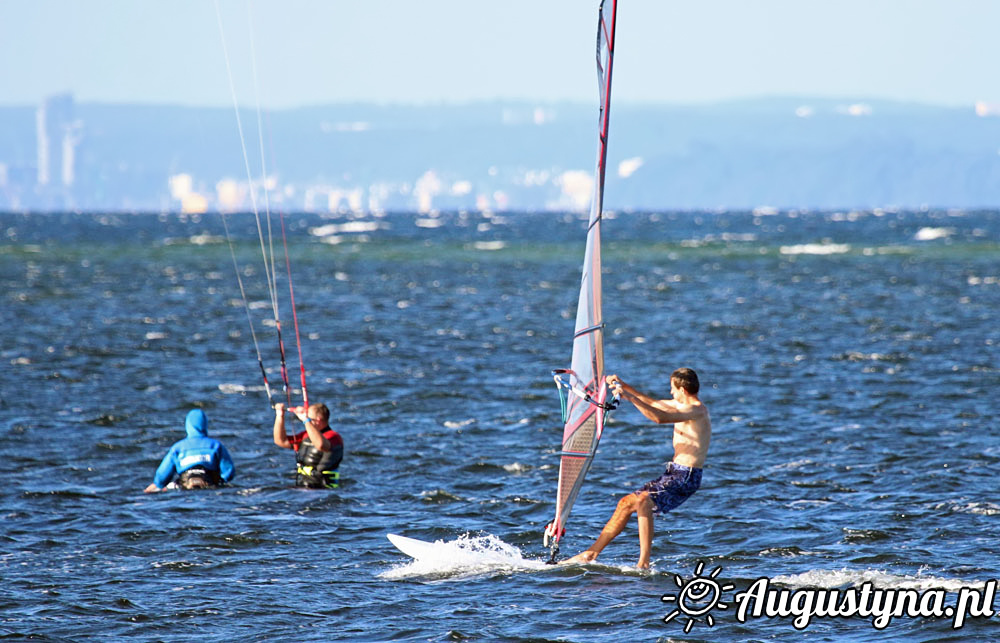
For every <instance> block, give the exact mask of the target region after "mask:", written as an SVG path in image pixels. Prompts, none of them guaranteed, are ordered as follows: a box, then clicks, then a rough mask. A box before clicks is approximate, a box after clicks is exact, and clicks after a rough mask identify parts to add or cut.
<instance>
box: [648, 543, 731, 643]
mask: <svg viewBox="0 0 1000 643" xmlns="http://www.w3.org/2000/svg"><path fill="white" fill-rule="evenodd" d="M704 569H705V563H703V562H701V561H699V562H698V565H697V566H696V567H695V568H694V577H692V578H691V579H689V580H684V579H683V578H681V577H680V576H678V575H676V574H675V575H674V582H675V583H677V587H679V588H680V592H679V593H677V594H664V595H663V596H662V597H661V598H660V600H661V601H663V602H664V603H673V602H676V603H677V607H675V608H674V609H673V610H671V611H670V613H669V614H667V615H666V616H664V617H663V622H664V623H669V622H670V621H672V620H674V619H675V618H676V617H678V616H680V615H681V614H683V615H684V616H686V617H687V623H685V624H684V633H685V634H687V633H688V632H690V631H691V628H692V627H694V624H695V623H697V622H698V619H699V618H700V617H701V616H704V617H705V624H706V625H708V626H709V627H712V626H713V625H715V619H714V618H712V615H711V614H709V612H711V611H712V610H713V609H715V608H719V609H720V610H724V609H729V605H727V604H726V603H723V602H722V592H728V591H730V590H732V589H733V587H735V585H732V584H727V585H720V584H719V582H718V581H717V580H715V577H716V576H718V575H719V572H721V571H722V568H721V567H716V568H715V570H714V571H713V572H712V573H711V574H709V575H708V576H702V575H701V572H702V571H703V570H704Z"/></svg>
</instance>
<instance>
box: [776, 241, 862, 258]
mask: <svg viewBox="0 0 1000 643" xmlns="http://www.w3.org/2000/svg"><path fill="white" fill-rule="evenodd" d="M850 251H851V246H850V245H848V244H846V243H801V244H797V245H794V246H781V248H780V252H781V254H783V255H835V254H844V253H845V252H850Z"/></svg>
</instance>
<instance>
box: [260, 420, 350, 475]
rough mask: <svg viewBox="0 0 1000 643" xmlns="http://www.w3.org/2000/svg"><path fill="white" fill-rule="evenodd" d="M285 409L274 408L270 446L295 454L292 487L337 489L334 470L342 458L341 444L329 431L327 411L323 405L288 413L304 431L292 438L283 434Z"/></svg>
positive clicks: (332, 432)
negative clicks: (299, 423) (292, 451)
mask: <svg viewBox="0 0 1000 643" xmlns="http://www.w3.org/2000/svg"><path fill="white" fill-rule="evenodd" d="M285 410H286V408H285V405H284V404H281V403H278V404H275V405H274V443H275V444H276V445H278V446H279V447H281V448H283V449H294V450H295V462H296V464H297V468H296V477H295V484H296V485H297V486H301V487H313V488H324V487H326V488H333V487H336V486H337V480H338V479H339V474H338V473H337V467H338V466H340V461H341V459H342V458H343V455H344V440H343V438H342V437H341V436H340V434H339V433H337V432H336V431H334V430H333V429H332V428H331V427H330V409H329V408H327V406H326V405H325V404H310V405H309V407H308V408H303V407H293V408H291V409H288V410H290V411H291V412H292V413H294V414H295V416H296V417H298V419H299V420H301V421H302V423H303V425H304V427H305V430H304V431H301V432H300V433H297V434H295V435H291V436H290V435H288V434H287V433H286V432H285Z"/></svg>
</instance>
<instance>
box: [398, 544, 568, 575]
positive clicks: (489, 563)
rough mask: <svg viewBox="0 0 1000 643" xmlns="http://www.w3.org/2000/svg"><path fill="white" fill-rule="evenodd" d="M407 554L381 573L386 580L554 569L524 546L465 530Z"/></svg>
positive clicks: (400, 554)
mask: <svg viewBox="0 0 1000 643" xmlns="http://www.w3.org/2000/svg"><path fill="white" fill-rule="evenodd" d="M396 553H398V554H399V556H401V557H404V558H406V561H407V562H406V563H404V564H403V565H400V566H397V567H394V568H392V569H390V570H388V571H385V572H382V573H381V574H379V575H378V577H379V578H382V579H386V580H400V579H406V578H416V577H428V576H430V577H437V578H443V577H458V578H464V577H469V576H481V575H483V574H492V573H497V572H527V571H541V570H544V569H552V566H551V565H547V564H545V562H544V561H542V560H532V559H529V558H525V557H524V556H523V554H522V553H521V550H520V549H518V548H517V547H515V546H514V545H510V544H507V543H505V542H504V541H502V540H501V539H500V538H497V537H496V536H494V535H492V534H487V535H485V536H473V535H470V534H465V535H463V536H459V537H458V538H456V539H455V540H450V541H447V542H445V541H443V540H437V541H435V542H433V543H426V547H424V548H423V551H422V552H421V554H420V557H419V558H414V559H411V558H408V557H406V555H405V554H403V553H401V552H396Z"/></svg>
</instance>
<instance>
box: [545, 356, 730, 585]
mask: <svg viewBox="0 0 1000 643" xmlns="http://www.w3.org/2000/svg"><path fill="white" fill-rule="evenodd" d="M605 380H606V381H607V383H608V386H609V387H610V388H611V390H612V391H613V392H614V393H615V394H616V395H618V396H619V397H620V398H621V399H623V400H628V401H629V402H631V403H632V404H633V405H634V406H635V408H637V409H638V410H639V412H640V413H642V414H643V415H644V416H646V417H647V418H649V419H650V420H652V421H653V422H656V423H657V424H666V423H670V422H672V423H673V425H674V435H673V445H674V457H673V460H672V461H670V462H668V463H667V468H666V471H664V472H663V475H662V476H660V477H659V478H657V479H655V480H651V481H649V482H647V483H646V484H644V485H643V486H642V488H641V489H639V490H637V491H635V492H633V493H630V494H629V495H627V496H625V497H624V498H622V499H621V500H619V501H618V507H617V508H616V509H615V512H614V514H613V515H612V516H611V519H610V520H608V523H607V524H606V525H605V526H604V529H603V530H601V535H600V536H599V537H598V539H597V541H596V542H595V543H594V544H593V545H591V546H590V547H589V548H588V549H586V550H584V551H582V552H580V553H579V554H577V555H576V556H573V557H572V558H570V559H568V560H566V561H563V562H564V563H589V562H592V561H594V560H597V556H598V554H600V553H601V551H602V550H603V549H604V548H605V547H607V546H608V543H610V542H611V541H612V540H614V538H615V536H617V535H618V534H620V533H621V532H622V530H623V529H624V528H625V524H626V523H627V522H628V519H629V517H630V516H631V515H632V514H637V515H638V519H639V562H638V564H637V566H638V567H640V568H642V569H646V568H648V567H649V556H650V549H651V548H652V544H653V516H654V515H655V514H666V513H667V512H668V511H670V510H671V509H675V508H676V507H678V506H680V504H681V503H682V502H684V501H685V500H687V499H688V498H690V497H691V496H692V495H693V494H694V492H695V491H697V490H698V487H700V486H701V468H702V466H703V465H704V463H705V456H706V455H708V444H709V442H710V441H711V439H712V421H711V419H710V418H709V415H708V407H706V406H705V405H704V404H702V402H701V400H699V399H698V389H699V388H700V385H699V383H698V375H697V374H696V373H695V372H694V371H693V370H691V369H690V368H679V369H677V370H676V371H674V372H673V373H672V374H671V375H670V395H671V396H672V398H673V399H669V400H657V399H654V398H652V397H650V396H648V395H646V394H645V393H641V392H639V391H637V390H636V389H635V388H633V387H632V386H629V385H628V384H626V383H625V382H624V381H623V380H622V379H621V378H619V377H618V376H617V375H608V376H607V377H606V378H605Z"/></svg>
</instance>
